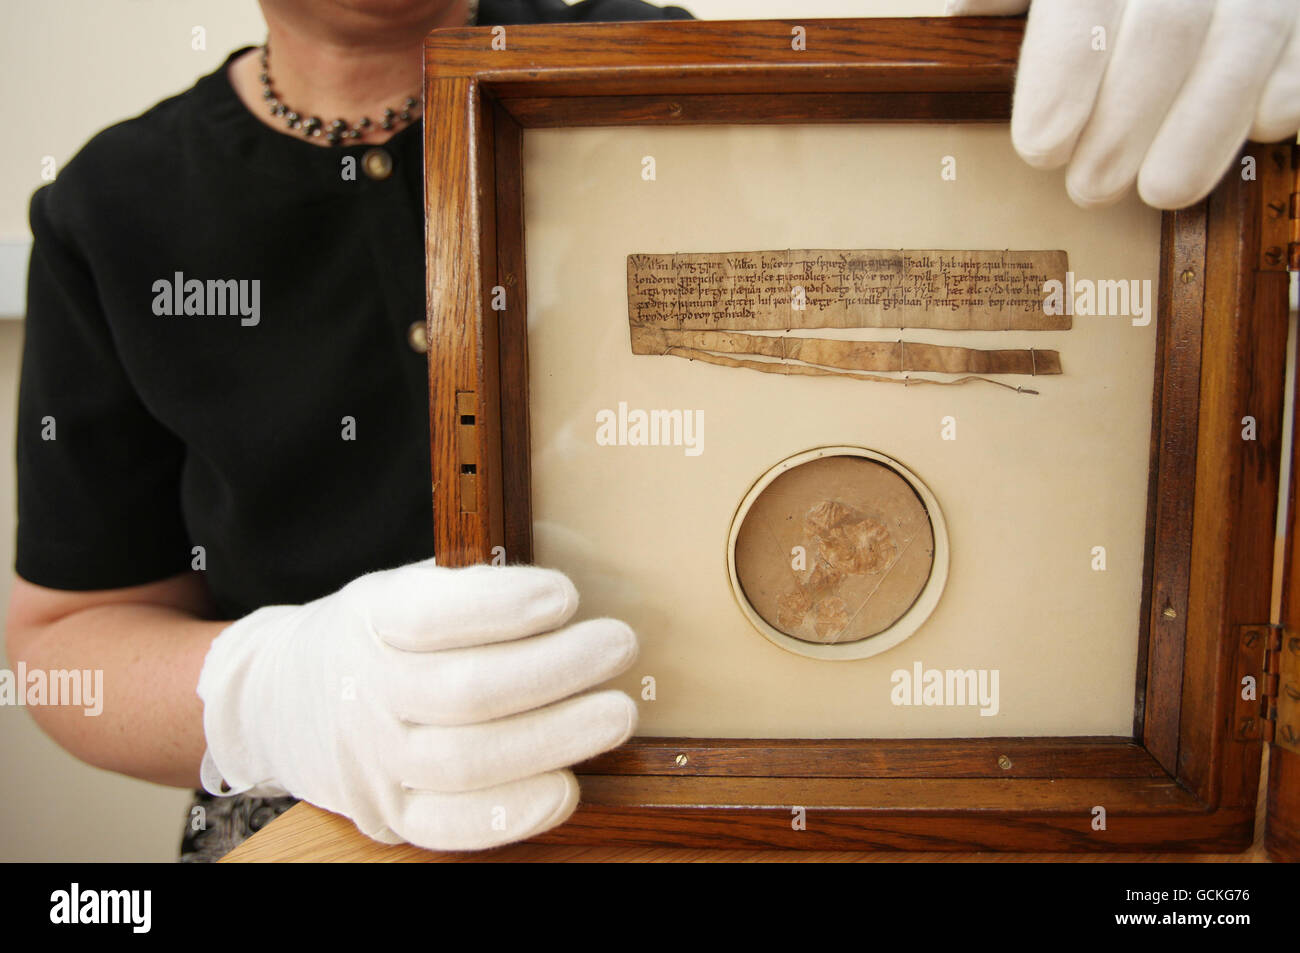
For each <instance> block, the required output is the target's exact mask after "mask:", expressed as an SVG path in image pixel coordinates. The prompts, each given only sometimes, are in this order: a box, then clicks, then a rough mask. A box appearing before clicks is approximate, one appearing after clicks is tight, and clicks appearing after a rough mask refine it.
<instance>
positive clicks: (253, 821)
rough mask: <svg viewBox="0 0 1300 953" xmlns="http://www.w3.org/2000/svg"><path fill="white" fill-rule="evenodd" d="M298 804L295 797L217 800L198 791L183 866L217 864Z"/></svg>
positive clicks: (188, 818) (192, 804) (187, 825)
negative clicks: (247, 839)
mask: <svg viewBox="0 0 1300 953" xmlns="http://www.w3.org/2000/svg"><path fill="white" fill-rule="evenodd" d="M297 803H298V802H297V800H295V799H294V798H291V797H248V796H247V795H244V794H236V795H235V796H234V797H214V796H213V795H211V794H208V793H207V792H206V791H195V792H194V797H193V799H192V800H191V801H190V807H189V811H188V812H187V814H186V815H185V834H184V836H183V837H182V838H181V854H180V858H179V859H180V862H181V863H182V864H211V863H216V862H217V861H218V860H220V859H221V858H222V857H224V856H225V855H226V854H228V853H230V852H231V851H232V850H234V849H235V848H236V847H238V846H239V845H240V844H242V843H243V842H244V840H245V839H246V838H248V837H249V836H251V835H253V834H256V833H257V832H258V831H260V830H261V829H262V828H263V827H265V826H266V825H267V824H269V823H271V821H273V820H275V819H276V818H277V817H279V816H280V815H281V814H283V813H284V812H285V811H287V810H289V808H291V807H293V806H294V805H295V804H297Z"/></svg>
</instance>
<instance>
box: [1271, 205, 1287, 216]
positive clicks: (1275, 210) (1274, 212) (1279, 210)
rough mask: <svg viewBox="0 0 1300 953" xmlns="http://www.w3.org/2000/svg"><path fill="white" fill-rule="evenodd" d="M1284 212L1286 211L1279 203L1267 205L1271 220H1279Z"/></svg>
mask: <svg viewBox="0 0 1300 953" xmlns="http://www.w3.org/2000/svg"><path fill="white" fill-rule="evenodd" d="M1285 211H1286V206H1285V205H1283V204H1282V203H1281V202H1269V203H1268V214H1269V216H1270V217H1272V218H1281V217H1282V214H1283V213H1284V212H1285Z"/></svg>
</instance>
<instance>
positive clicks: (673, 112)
mask: <svg viewBox="0 0 1300 953" xmlns="http://www.w3.org/2000/svg"><path fill="white" fill-rule="evenodd" d="M681 114H682V104H681V103H669V104H668V115H670V116H672V117H673V118H674V119H676V118H677V117H678V116H680V115H681Z"/></svg>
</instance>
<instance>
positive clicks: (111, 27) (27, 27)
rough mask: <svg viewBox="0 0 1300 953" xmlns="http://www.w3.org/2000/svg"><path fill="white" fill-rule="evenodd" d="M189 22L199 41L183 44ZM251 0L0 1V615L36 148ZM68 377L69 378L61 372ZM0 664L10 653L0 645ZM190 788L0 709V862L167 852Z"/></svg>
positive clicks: (134, 91) (157, 73)
mask: <svg viewBox="0 0 1300 953" xmlns="http://www.w3.org/2000/svg"><path fill="white" fill-rule="evenodd" d="M676 2H677V3H678V5H680V6H684V7H686V8H687V9H689V10H691V11H692V12H694V13H695V14H696V15H697V16H700V17H703V18H709V19H742V18H766V17H774V18H794V17H797V18H814V17H850V16H908V15H916V16H922V15H936V14H939V13H942V12H943V0H676ZM195 26H202V27H203V28H204V29H205V30H206V41H207V49H206V50H202V51H196V50H194V49H192V48H191V31H192V30H193V28H194V27H195ZM264 36H265V26H264V24H263V22H262V17H261V13H260V11H259V9H258V6H257V4H256V3H255V2H254V0H3V3H2V4H0V90H2V91H3V92H0V129H5V130H7V131H8V132H9V136H8V142H7V143H6V146H5V148H4V149H0V311H4V310H8V311H9V312H10V313H9V314H0V447H3V448H5V449H4V451H3V452H4V453H5V455H6V458H7V461H8V462H6V463H5V464H3V465H0V618H2V617H3V610H4V608H5V606H6V605H7V604H8V599H9V588H10V567H12V565H13V533H14V473H13V463H12V460H13V451H12V448H13V445H14V426H13V425H14V417H15V413H16V409H15V395H16V390H17V381H18V363H19V355H20V352H21V349H22V321H21V319H20V316H19V315H18V314H17V312H20V311H21V301H22V290H23V289H22V285H23V284H24V283H25V270H24V266H23V265H22V260H23V256H24V254H25V250H26V248H27V245H28V243H29V242H30V238H31V234H30V231H29V229H28V226H27V205H28V202H29V200H30V198H31V193H32V192H33V191H34V190H35V189H37V188H39V187H40V186H41V185H42V184H43V183H42V181H41V178H40V173H41V165H42V161H43V159H44V157H45V156H53V157H54V159H55V161H56V163H57V165H58V166H59V167H61V166H62V165H63V163H64V162H66V161H67V160H68V159H69V158H71V157H72V155H74V154H75V153H76V151H77V149H79V148H80V147H81V145H82V144H83V143H84V142H85V141H86V140H87V139H89V138H90V137H91V136H92V135H94V134H95V133H96V132H98V131H99V130H100V129H102V128H104V127H105V126H107V125H109V124H111V123H113V122H116V121H118V120H121V119H126V118H128V117H130V116H134V115H137V114H138V113H140V112H142V111H144V110H145V109H147V108H148V107H150V106H152V105H153V104H154V103H155V102H157V101H158V100H160V99H162V98H164V97H166V96H168V95H170V94H172V93H175V92H178V91H180V90H182V89H185V88H187V87H188V86H190V85H191V84H192V83H193V81H194V80H195V79H196V78H197V77H199V76H201V75H203V74H204V73H208V72H211V71H212V70H213V69H215V68H216V67H217V66H219V65H220V64H221V62H222V61H223V60H224V59H225V57H226V54H227V53H229V52H230V51H231V50H233V49H235V48H237V47H239V46H242V45H245V44H249V43H257V42H260V41H261V40H262V39H263V37H264ZM70 383H71V382H70ZM0 667H3V668H8V667H9V662H8V660H7V659H6V658H5V657H4V656H3V654H2V653H0ZM188 796H189V795H188V793H187V792H184V791H180V790H176V789H169V788H162V787H158V786H155V785H150V784H145V783H143V782H139V781H135V780H131V779H129V778H124V777H120V776H117V775H113V774H109V773H107V772H104V771H99V770H97V769H94V768H90V767H87V766H86V765H84V764H82V763H81V762H79V761H77V760H76V759H74V758H73V757H72V756H71V755H68V754H66V753H65V752H64V751H63V750H62V749H60V748H59V747H58V746H57V745H55V744H54V743H53V742H52V741H50V740H49V739H48V738H46V737H45V735H43V734H42V733H41V732H40V731H39V730H38V729H37V728H36V726H35V723H34V722H32V720H31V719H30V717H29V716H28V715H27V713H26V712H25V711H22V710H19V709H14V708H0V861H18V860H26V861H33V860H87V861H101V860H139V861H149V860H151V861H167V860H172V859H174V858H175V855H176V846H177V843H178V839H179V836H180V831H181V828H182V824H183V822H184V816H183V815H184V810H185V806H186V804H187V802H188Z"/></svg>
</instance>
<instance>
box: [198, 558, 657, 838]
mask: <svg viewBox="0 0 1300 953" xmlns="http://www.w3.org/2000/svg"><path fill="white" fill-rule="evenodd" d="M577 607H578V594H577V592H576V591H575V590H574V587H573V584H572V583H571V582H570V581H569V580H568V578H567V577H565V576H564V575H563V574H561V573H558V572H555V571H554V570H549V569H538V568H534V567H527V566H504V567H491V566H473V567H469V568H466V569H447V568H440V567H438V566H435V565H434V564H433V561H432V560H429V561H426V562H420V563H413V564H411V565H408V566H403V567H401V568H399V569H391V570H386V571H384V572H376V573H371V574H370V575H366V576H362V577H360V578H358V579H356V580H354V581H353V582H351V583H349V584H348V585H346V586H344V587H343V588H342V589H340V590H339V591H338V592H336V593H333V594H332V595H328V596H325V597H324V598H322V599H318V600H316V601H315V602H310V603H307V604H306V605H301V606H269V607H267V608H263V609H259V610H258V611H256V612H253V613H251V614H250V615H248V616H245V617H244V618H243V619H240V620H239V621H238V622H235V623H233V624H232V625H230V626H229V627H228V628H226V629H224V630H223V631H222V632H221V634H220V635H219V636H217V638H216V639H215V640H214V641H213V643H212V648H211V649H210V650H209V652H208V655H207V658H206V660H205V662H204V665H203V670H202V673H201V674H200V676H199V683H198V693H199V697H200V698H202V699H203V702H204V712H203V726H204V732H205V734H206V736H207V742H208V751H207V753H206V754H205V756H204V764H203V783H204V787H206V788H208V790H209V791H211V792H212V793H214V794H216V793H228V794H235V793H240V792H242V791H245V790H250V791H252V793H254V794H256V795H262V796H272V795H282V794H286V793H287V794H292V795H293V796H295V797H297V798H300V799H302V800H306V801H309V802H311V803H312V804H316V805H318V806H320V807H323V808H326V809H328V810H331V811H334V812H336V813H339V814H344V815H346V816H347V817H349V818H351V819H352V820H353V821H354V822H355V823H356V825H357V827H358V828H359V829H360V830H361V832H362V833H364V834H367V835H368V836H370V837H372V838H374V839H376V840H381V841H385V842H387V843H397V842H400V841H402V840H406V841H410V842H411V843H413V844H418V845H420V846H422V847H428V848H431V849H435V850H476V849H481V848H486V847H494V846H497V845H499V844H504V843H508V842H510V841H514V840H520V839H523V838H526V837H529V836H531V835H533V834H537V833H540V832H541V831H544V830H547V829H548V828H551V827H554V826H555V825H557V824H560V823H562V822H563V821H564V820H565V819H566V818H568V816H569V815H570V814H571V813H572V812H573V809H574V807H575V806H576V805H577V802H578V786H577V781H576V779H575V778H574V776H573V774H572V772H570V771H568V770H565V769H566V768H567V766H569V765H572V764H575V763H577V762H579V761H582V760H584V759H586V758H589V757H592V756H594V755H596V754H599V753H600V752H602V751H606V750H608V749H610V748H614V747H617V746H618V745H620V744H622V743H623V742H624V741H626V740H627V739H628V737H630V736H631V734H632V731H633V728H634V727H635V724H636V705H635V704H634V703H633V702H632V700H631V699H630V698H628V696H627V695H625V694H623V693H622V692H618V691H601V692H589V693H587V694H576V693H578V692H582V691H584V690H585V689H588V688H590V687H591V686H593V685H596V684H598V683H600V682H603V681H604V680H606V679H608V678H610V677H612V676H614V675H617V674H618V673H620V672H622V671H623V670H624V669H626V668H627V667H628V666H629V665H631V664H632V661H633V659H634V658H635V657H636V648H637V646H636V637H635V636H634V635H633V633H632V630H631V629H629V628H628V627H627V626H626V625H624V624H623V623H621V622H616V621H614V620H613V619H595V620H592V621H589V622H581V623H578V624H576V625H572V626H568V627H567V628H561V626H563V625H564V624H565V622H567V621H568V620H569V619H570V618H571V617H572V616H573V614H574V612H575V611H576V610H577ZM542 633H545V634H542ZM223 779H224V782H225V784H226V785H227V787H225V789H224V790H223V787H222V780H223Z"/></svg>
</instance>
